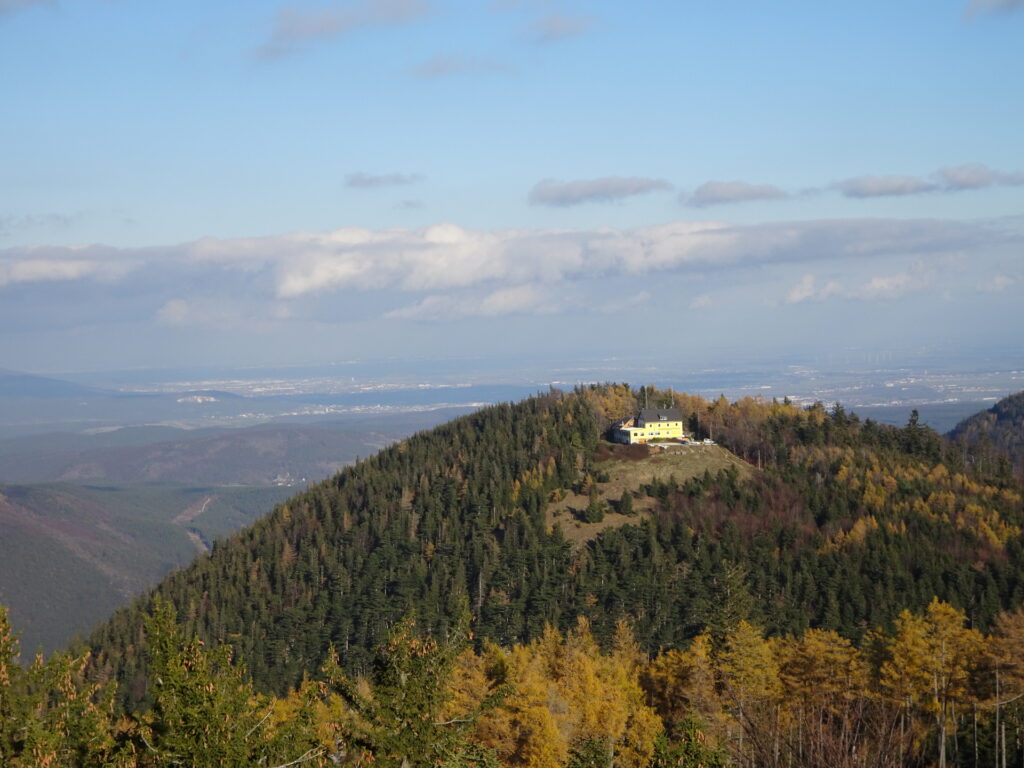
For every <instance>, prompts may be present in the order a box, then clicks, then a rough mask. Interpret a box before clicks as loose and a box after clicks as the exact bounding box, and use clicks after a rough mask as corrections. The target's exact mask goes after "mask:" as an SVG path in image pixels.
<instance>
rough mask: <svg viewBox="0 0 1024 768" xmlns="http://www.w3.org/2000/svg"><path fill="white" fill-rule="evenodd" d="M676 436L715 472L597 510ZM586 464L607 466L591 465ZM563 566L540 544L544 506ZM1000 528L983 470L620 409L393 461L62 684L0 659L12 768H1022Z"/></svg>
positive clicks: (0, 729) (534, 407) (530, 413)
mask: <svg viewBox="0 0 1024 768" xmlns="http://www.w3.org/2000/svg"><path fill="white" fill-rule="evenodd" d="M642 402H648V403H652V404H656V405H658V406H669V405H672V406H675V407H678V408H680V410H681V411H682V412H683V415H684V418H685V420H686V421H687V422H688V425H689V429H690V431H692V432H693V433H694V434H695V435H696V436H697V437H700V438H703V437H711V438H713V439H714V440H715V441H717V442H718V443H720V444H721V445H723V446H725V447H726V448H728V449H729V450H730V451H732V452H733V453H734V454H735V455H736V456H737V457H739V458H740V459H742V460H743V462H744V463H745V467H744V469H743V470H742V471H741V470H740V469H738V468H736V467H735V466H733V467H731V468H730V469H726V470H722V471H717V472H715V473H712V472H710V471H707V472H705V473H704V474H697V475H695V476H692V477H688V478H675V477H670V478H657V477H655V478H652V479H651V480H650V481H649V482H643V483H640V484H639V485H638V486H637V487H635V488H631V489H629V490H628V491H627V492H623V493H622V495H621V496H619V495H618V494H614V495H612V494H611V493H610V492H609V489H610V485H609V483H608V477H609V464H608V463H609V462H610V461H612V462H614V461H617V460H620V461H621V460H625V459H624V458H623V457H622V456H620V457H619V458H618V459H617V458H615V457H616V455H617V454H614V453H609V451H608V450H607V449H606V447H605V446H604V444H603V440H604V438H605V437H606V435H607V430H608V429H609V427H610V426H611V425H612V424H614V423H615V422H616V421H617V420H618V419H620V418H622V417H624V416H628V415H631V414H632V413H634V412H635V410H636V409H637V407H638V404H639V403H642ZM609 456H611V458H609ZM569 493H571V494H577V495H578V496H579V497H581V498H583V497H585V498H588V499H589V502H588V504H587V508H586V509H585V510H582V514H583V515H584V519H585V520H588V521H590V520H598V519H600V518H601V517H602V516H603V515H604V513H605V511H608V512H611V511H615V512H617V513H618V514H619V516H620V517H621V518H623V519H624V520H625V524H622V525H614V526H608V527H605V528H603V529H601V530H600V531H599V532H598V533H596V535H594V536H593V537H591V538H589V539H587V540H585V541H580V540H578V539H573V537H572V536H570V535H568V534H569V533H570V530H569V526H572V525H574V523H572V522H571V521H565V522H555V523H552V518H551V516H550V514H549V513H550V511H551V509H552V507H553V505H555V504H556V502H557V501H558V500H560V499H562V498H564V497H565V495H566V494H569ZM1022 526H1024V503H1022V487H1021V483H1020V478H1019V477H1017V476H1015V474H1014V467H1013V464H1012V463H1011V461H1010V460H1009V459H1008V457H1007V456H1006V455H1005V454H1004V453H1001V452H1000V451H998V450H995V449H992V450H983V451H982V450H977V449H976V448H975V447H974V446H969V445H968V443H967V442H966V439H965V438H963V437H961V438H958V439H957V440H951V439H948V438H943V437H941V436H939V435H937V434H935V433H934V432H933V431H931V430H930V429H928V428H927V427H924V426H922V425H920V424H919V423H918V422H917V418H916V415H915V416H913V417H912V418H911V419H910V421H909V423H908V424H907V425H906V426H905V427H902V428H892V427H887V426H882V425H879V424H875V423H873V422H871V421H861V420H860V419H858V418H857V417H856V415H854V414H852V413H847V412H846V411H844V410H843V409H842V408H841V407H840V406H838V405H837V406H835V407H833V408H831V409H826V408H825V407H823V406H822V405H820V404H819V405H814V406H812V407H809V408H799V407H797V406H795V405H793V404H791V403H788V402H775V401H770V402H769V401H763V400H759V399H750V398H748V399H744V400H741V401H739V402H735V403H729V402H728V401H726V400H725V399H724V398H720V399H718V400H713V401H708V400H705V399H702V398H700V397H696V396H690V395H684V394H679V393H673V392H670V391H668V392H666V391H657V390H653V389H652V390H644V391H641V392H639V393H638V392H634V391H632V390H630V389H629V388H628V387H626V386H624V385H605V386H600V387H587V388H579V389H577V390H576V391H574V392H571V393H561V392H555V391H552V392H548V393H545V394H541V395H538V396H536V397H534V398H531V399H528V400H526V401H524V402H522V403H519V404H515V405H509V404H505V405H499V406H494V407H491V408H487V409H484V410H482V411H479V412H477V413H475V414H473V415H470V416H467V417H464V418H461V419H458V420H456V421H453V422H451V423H449V424H447V425H444V426H442V427H439V428H436V429H434V430H431V431H429V432H425V433H421V434H418V435H416V436H413V437H411V438H409V439H407V440H404V441H402V442H400V443H398V444H395V445H393V446H392V447H390V448H388V449H386V450H384V451H382V452H381V453H379V454H378V455H376V456H374V457H372V458H370V459H367V460H364V461H361V462H359V463H358V464H356V465H355V466H353V467H350V468H348V469H346V470H344V471H343V472H341V473H340V474H339V475H337V476H335V477H334V478H332V479H330V480H327V481H325V482H323V483H321V484H319V485H316V486H314V487H312V488H310V489H309V490H308V491H306V492H305V493H303V494H300V495H299V496H296V497H295V498H293V499H292V500H290V501H289V502H287V503H285V504H282V505H279V506H278V507H277V508H276V509H275V510H274V511H273V512H272V513H271V514H269V515H268V516H267V517H266V518H264V519H263V520H261V521H260V522H259V523H257V524H256V525H254V526H253V527H251V528H249V529H247V530H245V531H243V532H241V533H239V534H236V535H234V536H232V537H231V538H229V539H227V540H226V541H223V542H219V543H218V544H217V545H216V546H215V547H214V549H213V551H212V552H211V553H210V554H209V555H208V556H205V557H202V558H200V559H199V560H197V561H196V562H195V563H194V564H193V565H192V566H190V567H189V568H187V569H185V570H183V571H180V572H177V573H174V574H172V575H171V576H170V577H168V578H167V579H166V580H165V581H164V582H163V584H161V585H160V586H159V587H158V588H157V589H156V590H154V591H153V592H152V593H151V594H149V595H146V596H144V597H143V598H140V599H139V600H137V601H136V602H135V603H134V604H133V605H131V606H129V607H126V608H125V609H123V610H121V611H119V612H118V613H116V614H115V615H114V616H113V617H111V619H110V620H109V621H108V622H106V623H105V624H104V625H103V626H101V627H99V628H98V629H97V630H96V631H95V633H93V635H92V636H91V637H89V638H88V639H87V640H85V641H83V642H82V643H81V644H80V645H79V646H77V647H76V648H74V649H72V650H71V651H69V653H68V654H58V655H56V656H54V657H53V658H51V659H50V660H42V659H39V660H37V661H36V662H35V663H29V664H27V666H24V667H21V666H17V665H16V664H14V661H13V659H14V657H15V642H14V639H13V635H12V633H11V630H10V628H9V627H7V626H6V620H5V621H4V623H3V625H2V626H0V629H2V638H0V642H2V646H0V665H2V667H0V696H2V697H3V698H2V699H0V755H3V756H4V759H5V760H6V762H7V764H10V765H104V764H109V765H180V764H183V765H203V766H205V765H211V766H212V765H218V766H220V765H224V766H227V765H231V766H233V765H257V764H261V765H268V766H269V765H274V766H278V765H281V766H283V765H298V764H311V765H318V764H319V765H334V764H344V765H349V764H351V765H357V764H359V765H362V764H364V763H369V762H373V761H375V762H382V763H384V764H386V765H392V764H393V765H396V766H413V765H417V766H418V765H423V766H426V765H438V764H443V765H460V764H479V765H484V764H486V765H495V766H497V765H509V766H538V767H539V766H551V767H552V768H553V767H554V766H591V765H593V766H620V765H621V766H648V765H650V766H662V765H666V766H667V765H676V766H698V765H703V766H712V765H742V766H755V765H758V766H759V765H778V766H783V765H785V766H791V765H825V764H826V763H827V764H830V765H851V766H873V765H877V766H889V765H893V766H895V765H922V766H924V765H939V766H947V765H950V766H952V765H958V766H972V765H1006V766H1010V765H1017V766H1020V765H1024V746H1022V738H1024V734H1022V733H1021V729H1022V726H1024V722H1022V714H1024V613H1022V612H1021V610H1020V606H1021V604H1022V602H1024V538H1022Z"/></svg>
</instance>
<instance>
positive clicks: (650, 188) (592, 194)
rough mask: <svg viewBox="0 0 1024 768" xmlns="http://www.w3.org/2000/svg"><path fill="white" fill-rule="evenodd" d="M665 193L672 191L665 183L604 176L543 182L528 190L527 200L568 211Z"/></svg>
mask: <svg viewBox="0 0 1024 768" xmlns="http://www.w3.org/2000/svg"><path fill="white" fill-rule="evenodd" d="M666 189H672V185H671V184H669V183H668V182H667V181H665V180H664V179H648V178H642V177H639V176H630V177H622V176H605V177H603V178H599V179H579V180H577V181H556V180H555V179H544V180H543V181H539V182H537V184H535V185H534V187H533V189H532V190H530V197H529V200H530V203H531V204H533V205H550V206H555V207H567V206H570V205H580V204H581V203H609V202H613V201H616V200H623V199H625V198H627V197H633V196H634V195H643V194H647V193H648V192H655V191H659V190H666Z"/></svg>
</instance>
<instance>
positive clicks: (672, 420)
mask: <svg viewBox="0 0 1024 768" xmlns="http://www.w3.org/2000/svg"><path fill="white" fill-rule="evenodd" d="M685 438H686V435H685V433H684V432H683V414H682V412H681V411H680V410H679V409H678V408H644V409H643V410H641V411H640V415H639V416H637V417H635V418H632V419H627V420H626V421H624V422H622V424H620V425H619V427H618V429H616V430H615V440H616V441H617V442H620V443H626V444H628V445H635V444H638V443H647V442H650V441H652V440H683V439H685Z"/></svg>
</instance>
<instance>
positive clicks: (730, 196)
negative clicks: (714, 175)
mask: <svg viewBox="0 0 1024 768" xmlns="http://www.w3.org/2000/svg"><path fill="white" fill-rule="evenodd" d="M783 197H788V195H787V194H786V193H785V192H783V191H782V190H781V189H779V188H778V187H776V186H773V185H771V184H749V183H747V182H745V181H708V182H705V183H704V184H701V185H700V186H699V187H697V189H696V190H695V191H694V193H693V195H692V196H691V197H690V198H689V199H685V202H686V204H687V205H690V206H694V207H696V208H703V207H706V206H709V205H722V204H725V203H742V202H746V201H748V200H778V199H780V198H783Z"/></svg>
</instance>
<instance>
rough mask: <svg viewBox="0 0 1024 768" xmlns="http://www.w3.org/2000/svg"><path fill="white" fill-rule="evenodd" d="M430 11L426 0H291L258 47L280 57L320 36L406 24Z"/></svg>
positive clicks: (267, 56) (264, 54)
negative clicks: (305, 0) (309, 1)
mask: <svg viewBox="0 0 1024 768" xmlns="http://www.w3.org/2000/svg"><path fill="white" fill-rule="evenodd" d="M429 12H430V6H429V5H428V4H427V3H426V2H424V0H362V1H361V2H333V3H328V4H326V5H321V6H319V7H310V6H307V5H302V6H300V5H299V4H298V3H294V2H293V3H288V4H286V5H282V6H281V7H279V8H278V9H277V15H276V16H275V18H274V28H273V30H272V32H271V35H270V39H269V40H268V41H267V42H266V43H264V44H263V45H261V46H260V47H259V48H257V49H256V55H257V56H258V57H259V58H262V59H278V58H281V57H283V56H289V55H291V54H293V53H296V52H297V51H298V50H299V49H300V48H301V47H302V46H304V45H308V44H309V43H312V42H316V41H318V40H330V39H332V38H336V37H341V36H342V35H345V34H347V33H349V32H353V31H355V30H357V29H360V28H363V27H377V26H395V25H402V24H407V23H409V22H411V21H415V20H417V19H419V18H421V17H423V16H425V15H427V14H428V13H429Z"/></svg>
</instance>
